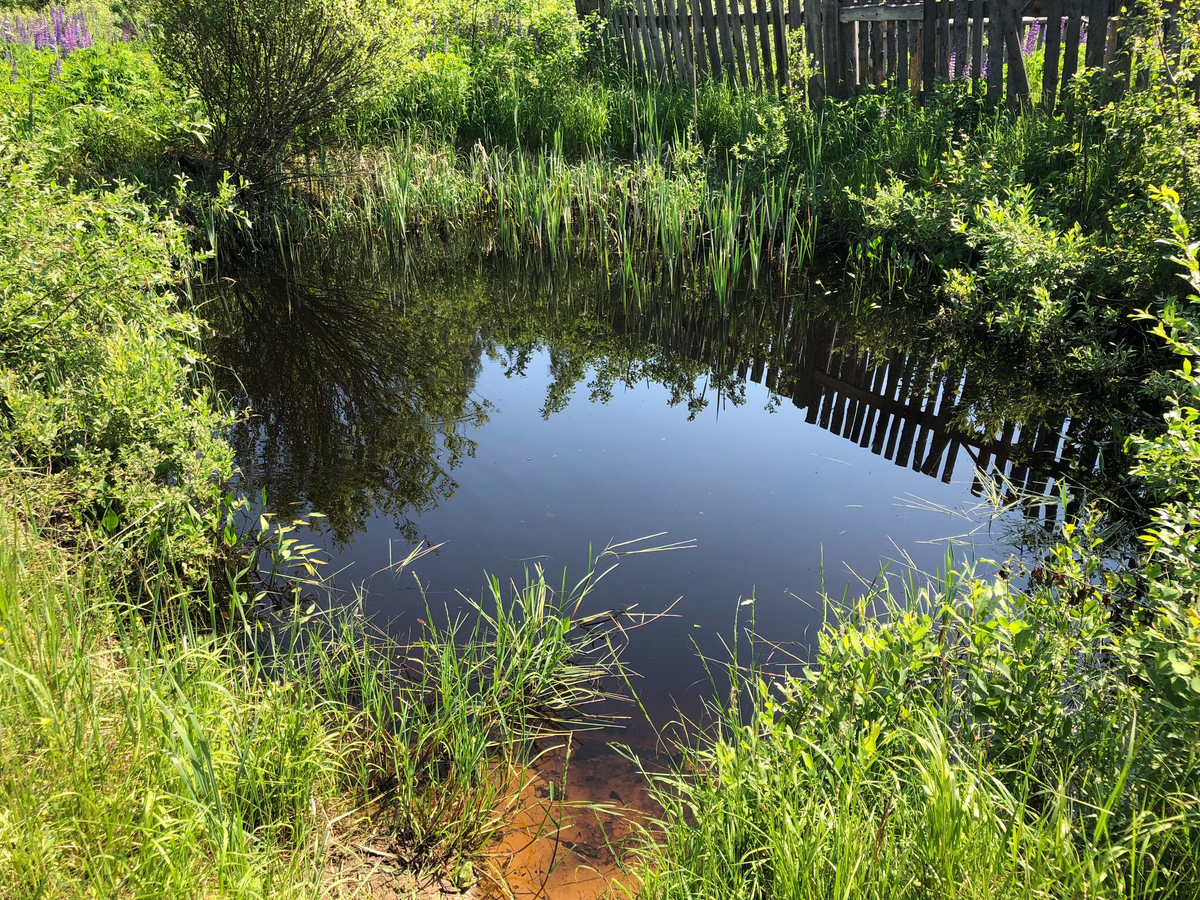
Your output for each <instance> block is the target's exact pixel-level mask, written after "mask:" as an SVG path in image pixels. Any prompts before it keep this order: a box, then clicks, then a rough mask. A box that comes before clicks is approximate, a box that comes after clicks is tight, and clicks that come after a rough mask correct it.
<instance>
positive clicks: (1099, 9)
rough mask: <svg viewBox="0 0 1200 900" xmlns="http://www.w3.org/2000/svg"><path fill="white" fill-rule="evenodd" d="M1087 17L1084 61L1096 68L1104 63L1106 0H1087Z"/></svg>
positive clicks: (1106, 28)
mask: <svg viewBox="0 0 1200 900" xmlns="http://www.w3.org/2000/svg"><path fill="white" fill-rule="evenodd" d="M1088 19H1089V21H1088V37H1087V50H1085V51H1084V63H1085V64H1086V65H1087V66H1088V68H1092V69H1096V68H1099V67H1100V66H1102V65H1104V47H1105V44H1106V43H1107V39H1108V0H1089V2H1088Z"/></svg>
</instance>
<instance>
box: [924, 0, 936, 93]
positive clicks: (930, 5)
mask: <svg viewBox="0 0 1200 900" xmlns="http://www.w3.org/2000/svg"><path fill="white" fill-rule="evenodd" d="M922 12H923V13H924V16H923V18H922V22H921V44H922V46H921V92H922V99H923V100H928V99H929V98H930V97H932V96H933V80H934V77H935V76H936V74H937V3H936V2H934V0H925V3H924V5H923V7H922Z"/></svg>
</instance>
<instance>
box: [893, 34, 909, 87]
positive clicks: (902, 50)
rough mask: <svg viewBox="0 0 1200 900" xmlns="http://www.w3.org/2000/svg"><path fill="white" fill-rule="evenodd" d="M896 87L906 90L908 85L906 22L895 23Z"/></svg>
mask: <svg viewBox="0 0 1200 900" xmlns="http://www.w3.org/2000/svg"><path fill="white" fill-rule="evenodd" d="M896 87H897V88H898V89H899V90H902V91H907V90H908V89H909V86H908V22H906V21H904V20H903V19H901V20H900V21H899V22H897V23H896Z"/></svg>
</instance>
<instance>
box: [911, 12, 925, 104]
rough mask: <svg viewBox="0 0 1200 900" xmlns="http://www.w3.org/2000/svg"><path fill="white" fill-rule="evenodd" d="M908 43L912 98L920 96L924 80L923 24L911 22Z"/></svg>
mask: <svg viewBox="0 0 1200 900" xmlns="http://www.w3.org/2000/svg"><path fill="white" fill-rule="evenodd" d="M908 41H909V53H908V55H909V60H910V62H909V66H908V68H909V79H910V82H909V83H910V87H909V90H910V92H911V93H912V94H913V96H914V97H920V96H921V84H922V81H923V80H924V78H925V56H924V54H925V23H924V22H917V21H913V22H911V23H909V28H908Z"/></svg>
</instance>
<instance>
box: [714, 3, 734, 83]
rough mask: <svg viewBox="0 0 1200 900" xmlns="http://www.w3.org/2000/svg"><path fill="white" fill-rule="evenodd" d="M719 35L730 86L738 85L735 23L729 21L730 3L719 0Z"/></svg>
mask: <svg viewBox="0 0 1200 900" xmlns="http://www.w3.org/2000/svg"><path fill="white" fill-rule="evenodd" d="M716 26H717V37H718V39H719V40H720V42H721V59H722V60H723V61H724V64H725V79H726V80H727V81H728V82H729V84H730V86H736V85H737V59H736V58H735V57H734V55H733V23H731V22H730V21H729V5H728V3H726V2H725V0H717V8H716Z"/></svg>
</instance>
